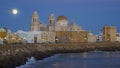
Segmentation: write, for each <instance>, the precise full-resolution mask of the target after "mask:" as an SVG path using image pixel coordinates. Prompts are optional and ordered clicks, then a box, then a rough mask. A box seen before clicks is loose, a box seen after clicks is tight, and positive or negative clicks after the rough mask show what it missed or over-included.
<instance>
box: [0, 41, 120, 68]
mask: <svg viewBox="0 0 120 68" xmlns="http://www.w3.org/2000/svg"><path fill="white" fill-rule="evenodd" d="M93 50H101V51H120V42H115V43H109V42H106V43H105V42H104V43H61V44H60V43H59V44H13V45H1V46H0V68H15V67H16V66H19V65H21V64H24V63H25V62H26V61H27V58H29V57H31V56H34V57H35V58H36V59H43V58H45V57H48V56H51V55H53V54H56V53H73V52H75V53H76V52H85V51H93Z"/></svg>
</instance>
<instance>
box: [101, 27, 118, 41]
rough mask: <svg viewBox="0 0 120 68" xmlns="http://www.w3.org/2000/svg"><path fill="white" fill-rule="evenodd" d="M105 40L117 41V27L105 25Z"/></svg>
mask: <svg viewBox="0 0 120 68" xmlns="http://www.w3.org/2000/svg"><path fill="white" fill-rule="evenodd" d="M103 41H109V42H115V41H116V27H115V26H104V27H103Z"/></svg>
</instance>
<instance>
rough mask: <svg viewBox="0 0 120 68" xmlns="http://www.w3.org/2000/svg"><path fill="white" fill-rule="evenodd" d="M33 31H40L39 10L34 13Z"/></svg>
mask: <svg viewBox="0 0 120 68" xmlns="http://www.w3.org/2000/svg"><path fill="white" fill-rule="evenodd" d="M31 31H39V15H38V13H37V11H34V12H33V14H32V24H31Z"/></svg>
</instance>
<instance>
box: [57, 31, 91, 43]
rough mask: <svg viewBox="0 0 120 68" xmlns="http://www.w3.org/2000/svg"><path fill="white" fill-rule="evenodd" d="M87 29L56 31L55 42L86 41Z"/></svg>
mask: <svg viewBox="0 0 120 68" xmlns="http://www.w3.org/2000/svg"><path fill="white" fill-rule="evenodd" d="M88 33H89V32H88V31H56V42H60V43H65V42H71V43H76V42H88Z"/></svg>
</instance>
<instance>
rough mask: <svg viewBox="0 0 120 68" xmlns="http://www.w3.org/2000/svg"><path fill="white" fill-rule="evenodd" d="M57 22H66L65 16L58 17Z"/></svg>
mask: <svg viewBox="0 0 120 68" xmlns="http://www.w3.org/2000/svg"><path fill="white" fill-rule="evenodd" d="M57 20H58V21H59V20H66V21H67V18H66V17H65V16H59V17H58V18H57Z"/></svg>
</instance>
